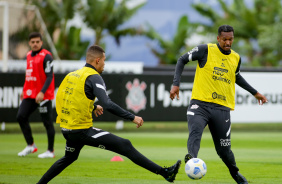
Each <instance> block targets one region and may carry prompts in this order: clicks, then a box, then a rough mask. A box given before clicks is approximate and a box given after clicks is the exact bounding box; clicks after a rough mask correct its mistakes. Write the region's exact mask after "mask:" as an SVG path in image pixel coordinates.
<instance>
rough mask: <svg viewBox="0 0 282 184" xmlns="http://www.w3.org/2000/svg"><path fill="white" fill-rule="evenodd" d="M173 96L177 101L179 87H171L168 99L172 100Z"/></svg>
mask: <svg viewBox="0 0 282 184" xmlns="http://www.w3.org/2000/svg"><path fill="white" fill-rule="evenodd" d="M175 96H176V97H177V100H179V86H172V88H171V90H170V99H171V100H173V99H174V98H175Z"/></svg>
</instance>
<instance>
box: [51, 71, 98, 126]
mask: <svg viewBox="0 0 282 184" xmlns="http://www.w3.org/2000/svg"><path fill="white" fill-rule="evenodd" d="M95 74H98V72H97V71H95V70H94V69H92V68H89V67H83V68H82V69H79V70H76V71H74V72H71V73H69V74H68V75H67V76H66V77H65V78H64V80H63V82H62V83H61V85H60V87H59V89H58V92H57V95H56V111H57V114H58V116H57V120H56V123H59V124H60V127H62V128H66V129H87V128H90V127H92V125H93V120H92V111H93V109H94V101H95V99H93V100H90V99H88V98H87V97H86V95H85V91H84V85H85V81H86V79H87V77H88V76H90V75H95Z"/></svg>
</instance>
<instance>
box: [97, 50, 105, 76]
mask: <svg viewBox="0 0 282 184" xmlns="http://www.w3.org/2000/svg"><path fill="white" fill-rule="evenodd" d="M105 59H106V56H105V53H103V57H101V58H99V63H98V65H97V71H98V73H100V74H101V73H102V72H103V71H104V67H105Z"/></svg>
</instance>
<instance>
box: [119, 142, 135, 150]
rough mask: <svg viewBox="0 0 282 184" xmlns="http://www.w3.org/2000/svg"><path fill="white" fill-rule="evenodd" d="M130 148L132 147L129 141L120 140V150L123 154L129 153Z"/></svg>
mask: <svg viewBox="0 0 282 184" xmlns="http://www.w3.org/2000/svg"><path fill="white" fill-rule="evenodd" d="M132 147H133V146H132V144H131V142H130V140H128V139H123V140H122V146H121V148H122V150H123V151H124V152H128V151H130V150H131V148H132Z"/></svg>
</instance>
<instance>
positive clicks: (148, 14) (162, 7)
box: [76, 0, 230, 66]
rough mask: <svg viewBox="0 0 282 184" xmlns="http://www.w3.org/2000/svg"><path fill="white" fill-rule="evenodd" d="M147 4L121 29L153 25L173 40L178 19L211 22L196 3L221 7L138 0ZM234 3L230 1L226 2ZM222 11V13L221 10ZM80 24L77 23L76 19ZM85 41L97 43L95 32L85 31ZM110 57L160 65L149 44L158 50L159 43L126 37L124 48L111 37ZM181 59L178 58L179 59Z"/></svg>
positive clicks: (184, 1)
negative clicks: (185, 18)
mask: <svg viewBox="0 0 282 184" xmlns="http://www.w3.org/2000/svg"><path fill="white" fill-rule="evenodd" d="M136 1H137V2H139V1H145V2H147V3H146V4H145V5H144V6H143V7H142V8H141V9H139V11H138V12H137V13H136V14H135V15H134V16H133V17H132V18H131V19H130V20H129V21H128V22H126V23H125V24H124V25H121V27H132V26H135V27H139V26H142V25H145V24H146V23H149V24H150V25H152V26H153V27H154V28H155V30H157V31H158V33H159V34H161V35H162V37H163V38H166V39H170V38H172V36H173V35H174V32H175V31H176V27H177V23H178V20H179V18H180V17H181V16H183V15H188V17H189V21H191V22H202V23H208V20H207V19H206V18H203V17H201V16H200V14H198V13H197V12H196V11H195V10H194V9H193V8H192V7H191V4H192V3H198V2H201V3H206V4H209V5H210V6H212V7H213V8H215V9H217V8H219V5H218V3H217V1H216V0H135V2H136ZM226 2H228V3H230V1H226ZM219 11H220V10H219ZM76 21H77V20H76ZM81 34H82V35H81V37H82V39H83V40H85V39H87V40H90V41H91V43H93V38H94V37H95V33H94V32H93V31H91V30H89V29H87V28H84V29H83V30H82V33H81ZM104 41H105V43H106V48H105V50H106V54H108V55H110V56H111V57H110V58H109V60H108V61H129V62H136V61H139V62H143V63H144V66H157V65H158V64H159V62H158V59H157V58H156V57H155V56H154V55H153V54H152V52H151V51H150V48H149V46H148V45H150V46H153V47H157V43H156V42H154V41H151V40H149V39H147V38H146V37H144V36H134V37H131V36H126V37H122V39H121V44H120V46H117V45H116V43H115V42H114V39H113V38H112V37H110V36H108V37H106V38H105V39H104ZM175 59H176V60H177V58H175Z"/></svg>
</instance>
